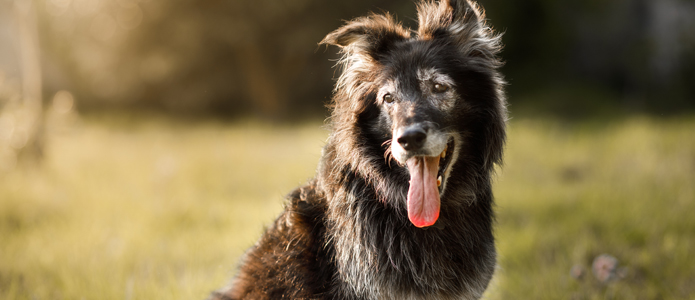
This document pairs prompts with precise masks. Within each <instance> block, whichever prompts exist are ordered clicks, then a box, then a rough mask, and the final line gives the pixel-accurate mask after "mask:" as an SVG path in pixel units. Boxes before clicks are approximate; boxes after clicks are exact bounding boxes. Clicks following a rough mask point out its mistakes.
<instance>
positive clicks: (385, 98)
mask: <svg viewBox="0 0 695 300" xmlns="http://www.w3.org/2000/svg"><path fill="white" fill-rule="evenodd" d="M384 102H386V103H391V102H393V96H391V94H386V95H384Z"/></svg>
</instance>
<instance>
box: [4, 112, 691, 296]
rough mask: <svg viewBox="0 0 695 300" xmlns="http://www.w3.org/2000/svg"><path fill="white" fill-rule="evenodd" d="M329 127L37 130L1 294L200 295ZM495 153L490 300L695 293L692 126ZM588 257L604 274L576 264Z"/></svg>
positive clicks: (539, 124)
mask: <svg viewBox="0 0 695 300" xmlns="http://www.w3.org/2000/svg"><path fill="white" fill-rule="evenodd" d="M327 135H328V132H327V131H325V130H324V129H321V123H320V122H315V123H311V122H309V123H306V124H301V125H293V126H289V127H280V126H274V125H267V124H264V123H261V122H254V121H250V122H237V123H234V124H230V123H223V122H213V121H210V122H189V123H186V122H181V121H172V120H167V119H164V118H158V117H152V118H143V117H135V118H126V117H108V118H94V117H92V118H85V119H83V120H81V121H79V122H75V123H72V124H71V125H64V126H61V127H60V128H51V130H50V131H49V133H48V147H47V149H46V155H45V159H44V161H43V163H42V164H41V165H39V166H18V167H17V168H15V169H14V170H13V171H10V172H8V171H5V172H4V173H0V298H1V299H95V300H97V299H98V300H101V299H103V300H109V299H118V300H123V299H126V300H128V299H203V298H205V297H206V296H207V294H208V293H209V292H210V291H211V290H213V289H215V288H218V287H220V286H222V285H224V284H225V283H226V282H227V280H228V279H230V278H231V276H233V274H234V270H235V266H236V262H237V260H238V258H239V256H240V255H241V254H242V253H243V251H244V250H245V249H246V248H248V247H249V246H250V245H252V243H253V242H254V241H255V240H256V239H257V238H258V237H259V235H260V234H261V232H262V230H263V226H265V225H267V224H268V223H269V222H270V221H271V220H273V218H274V216H275V215H276V214H277V213H278V212H279V211H280V210H281V209H282V197H283V195H284V194H286V193H287V192H289V191H290V190H291V189H292V188H293V187H294V186H296V185H298V184H300V183H302V182H304V181H305V180H307V179H308V178H310V177H312V176H313V173H314V170H315V168H316V164H317V162H318V159H319V156H320V151H321V146H322V145H323V143H324V141H325V139H326V137H327ZM505 161H506V162H505V166H504V168H502V169H500V170H499V172H498V175H497V179H496V183H495V192H496V199H497V212H498V215H497V219H498V220H497V222H498V224H497V227H496V228H497V230H496V237H497V241H498V252H499V262H500V268H499V270H498V272H497V274H496V277H495V279H494V282H493V283H492V284H491V287H490V289H489V291H488V294H487V298H488V299H694V298H695V254H694V253H695V217H693V212H695V119H693V118H679V119H675V120H657V119H653V118H647V117H630V118H626V119H621V120H616V121H610V122H588V123H587V122H585V123H565V122H561V121H553V120H548V119H543V120H535V119H515V120H512V121H511V122H510V124H509V141H508V144H507V150H506V155H505ZM602 253H607V254H611V255H613V256H615V257H616V258H617V259H618V260H619V262H620V266H621V273H622V274H623V276H622V278H621V279H620V280H618V281H615V282H612V283H609V284H603V283H600V282H598V280H596V279H595V278H594V277H593V275H591V271H590V268H591V263H592V260H593V259H594V257H596V256H597V255H599V254H602ZM574 265H580V266H583V267H584V268H585V270H586V273H587V274H585V275H584V277H583V278H581V279H579V280H577V279H574V278H572V277H571V276H570V269H571V268H572V266H574Z"/></svg>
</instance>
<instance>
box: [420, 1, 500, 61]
mask: <svg viewBox="0 0 695 300" xmlns="http://www.w3.org/2000/svg"><path fill="white" fill-rule="evenodd" d="M418 21H419V24H420V26H419V30H418V36H419V37H420V38H421V39H425V40H427V39H437V38H451V39H452V40H453V42H454V43H456V45H457V46H458V48H459V50H460V52H461V54H462V55H463V56H467V57H473V58H481V59H486V60H488V62H491V63H493V65H494V66H497V65H499V62H498V61H497V58H496V57H497V54H498V53H499V52H500V50H501V48H502V44H501V42H500V35H496V34H495V33H494V32H493V31H492V29H491V28H490V27H488V26H487V24H486V23H485V12H484V11H483V10H482V9H481V8H480V7H478V5H477V4H476V3H475V2H473V1H469V0H440V1H439V2H438V3H435V2H434V1H429V0H423V1H422V2H420V4H419V5H418Z"/></svg>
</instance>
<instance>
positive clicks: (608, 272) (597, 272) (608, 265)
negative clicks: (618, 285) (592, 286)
mask: <svg viewBox="0 0 695 300" xmlns="http://www.w3.org/2000/svg"><path fill="white" fill-rule="evenodd" d="M591 268H592V270H593V272H594V276H595V277H596V279H598V280H599V281H600V282H601V283H608V282H610V281H612V280H614V279H617V278H618V276H617V274H616V273H617V270H618V259H617V258H615V257H613V256H611V255H608V254H601V255H599V256H598V257H596V258H595V259H594V263H593V264H592V266H591Z"/></svg>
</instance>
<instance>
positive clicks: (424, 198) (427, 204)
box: [406, 138, 456, 227]
mask: <svg viewBox="0 0 695 300" xmlns="http://www.w3.org/2000/svg"><path fill="white" fill-rule="evenodd" d="M455 146H456V144H455V142H454V139H453V138H452V139H450V140H449V141H448V142H447V144H446V146H445V148H444V150H443V151H442V152H441V153H440V154H439V155H438V156H413V157H411V158H409V159H408V160H407V161H406V165H407V167H408V170H409V172H410V186H409V188H408V219H410V222H411V223H413V225H415V226H416V227H427V226H432V225H434V223H436V222H437V219H439V209H440V202H441V201H440V194H441V193H442V192H444V189H445V188H446V180H447V179H448V175H449V170H450V167H451V162H452V161H453V156H454V153H455V152H454V150H455Z"/></svg>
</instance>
